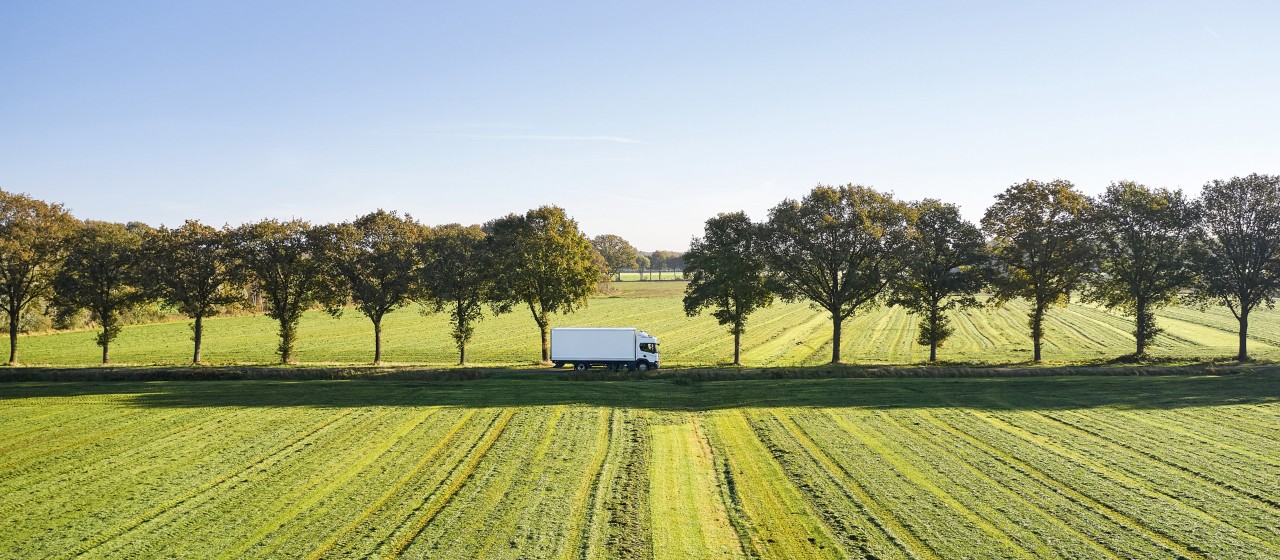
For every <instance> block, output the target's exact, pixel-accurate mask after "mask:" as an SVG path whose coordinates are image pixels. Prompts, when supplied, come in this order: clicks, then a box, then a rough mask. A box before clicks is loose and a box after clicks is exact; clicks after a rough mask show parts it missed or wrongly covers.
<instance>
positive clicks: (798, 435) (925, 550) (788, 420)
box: [752, 409, 939, 559]
mask: <svg viewBox="0 0 1280 560" xmlns="http://www.w3.org/2000/svg"><path fill="white" fill-rule="evenodd" d="M800 414H817V413H816V412H809V411H803V412H802V411H797V410H785V409H784V410H780V409H771V410H770V412H769V413H768V418H767V419H766V417H765V413H764V412H757V413H756V414H754V415H752V416H757V418H755V419H754V420H753V422H752V427H753V429H755V430H757V432H756V433H757V435H758V436H759V437H761V441H762V442H763V443H765V445H766V446H769V447H770V449H772V450H773V453H774V457H775V458H776V459H778V461H779V462H781V463H782V464H783V467H784V470H785V471H786V473H787V475H788V476H789V477H790V478H791V481H792V483H793V484H795V485H796V487H797V488H800V489H801V490H802V491H804V492H805V493H806V494H807V495H808V496H809V499H810V501H812V502H813V504H814V507H815V509H817V510H819V511H820V513H821V515H822V518H823V521H825V522H826V524H827V525H828V526H829V527H831V530H832V531H833V532H834V533H836V535H837V537H843V539H841V541H842V542H843V543H844V545H845V546H846V547H847V550H848V551H849V552H850V554H852V555H854V556H860V557H863V558H920V559H936V558H939V556H938V555H937V554H936V553H935V552H934V551H933V549H932V548H930V547H929V545H928V544H926V543H925V542H924V541H921V540H920V539H919V538H918V537H917V536H916V535H915V534H914V533H912V532H911V530H910V529H908V528H907V527H906V526H904V525H903V524H902V522H901V521H900V520H899V519H898V518H897V517H896V516H895V515H894V514H893V512H892V511H889V510H888V509H887V508H885V507H884V504H881V503H880V502H877V501H876V500H875V499H873V498H872V497H871V495H870V494H868V493H867V491H866V489H865V488H863V487H862V485H861V483H860V482H859V480H858V478H859V476H861V473H860V472H857V470H856V469H852V470H851V468H850V467H851V465H844V464H839V463H836V462H835V461H833V460H832V459H831V457H830V456H829V455H828V454H827V453H826V452H825V451H823V449H822V448H820V447H819V446H818V445H817V444H816V443H814V441H813V439H812V438H811V437H809V435H808V434H806V433H805V431H804V429H803V428H801V427H800V426H799V425H797V424H796V423H795V421H794V419H793V418H794V417H795V416H797V415H800ZM769 420H772V422H769ZM769 424H773V425H772V426H770V425H769ZM766 438H767V439H766Z"/></svg>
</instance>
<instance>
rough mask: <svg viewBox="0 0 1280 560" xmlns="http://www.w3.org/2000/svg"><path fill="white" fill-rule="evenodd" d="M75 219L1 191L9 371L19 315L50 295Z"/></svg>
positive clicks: (1, 283)
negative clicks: (54, 276) (55, 273)
mask: <svg viewBox="0 0 1280 560" xmlns="http://www.w3.org/2000/svg"><path fill="white" fill-rule="evenodd" d="M75 229H76V221H75V218H72V217H71V215H70V214H68V213H67V211H66V209H64V208H63V207H62V205H61V204H48V203H46V202H44V201H41V200H36V199H34V198H31V197H29V196H26V195H23V194H15V193H9V192H5V191H3V190H0V310H3V311H4V314H5V318H6V323H7V324H8V326H9V365H11V366H12V365H17V364H18V333H19V332H20V331H21V326H22V324H23V319H24V317H23V312H24V311H26V310H27V309H28V306H30V305H31V304H32V303H33V302H35V301H37V300H42V301H46V302H47V301H48V300H49V298H50V297H52V295H53V275H54V272H55V271H56V270H57V266H58V263H59V262H60V261H61V260H62V257H63V255H64V254H65V252H66V249H67V245H66V243H65V240H66V238H67V237H68V236H69V235H71V233H72V232H73V231H74V230H75Z"/></svg>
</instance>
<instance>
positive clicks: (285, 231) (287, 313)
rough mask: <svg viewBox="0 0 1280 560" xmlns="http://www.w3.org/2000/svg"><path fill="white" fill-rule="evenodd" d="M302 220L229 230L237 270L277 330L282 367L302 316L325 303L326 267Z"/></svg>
mask: <svg viewBox="0 0 1280 560" xmlns="http://www.w3.org/2000/svg"><path fill="white" fill-rule="evenodd" d="M311 230H312V227H311V225H310V224H308V223H307V222H305V221H302V220H291V221H288V222H281V221H278V220H262V221H260V222H256V223H251V224H245V225H243V226H240V227H238V228H236V229H235V230H234V231H233V232H232V239H233V240H234V242H233V244H234V247H235V254H236V261H237V266H238V270H239V271H240V273H242V274H244V275H245V276H246V277H247V278H249V279H250V280H251V281H252V282H253V284H254V286H255V287H256V289H258V290H259V291H260V292H261V294H262V301H263V307H264V308H265V309H266V313H267V316H268V317H271V318H272V319H275V320H276V321H277V322H278V323H279V326H280V346H279V347H278V348H277V350H276V351H277V352H278V353H279V354H280V363H282V364H287V363H289V360H290V359H292V357H293V343H294V342H295V341H296V340H297V338H298V321H299V320H300V319H301V318H302V313H303V312H304V311H306V310H307V309H310V308H311V307H312V306H314V305H316V304H317V303H320V302H322V300H324V299H326V292H325V290H324V286H322V285H321V282H322V279H323V277H324V272H325V271H324V268H323V266H322V264H321V262H320V259H318V258H316V255H315V251H314V248H313V243H312V241H311V238H310V235H311Z"/></svg>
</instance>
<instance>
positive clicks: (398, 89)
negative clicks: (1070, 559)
mask: <svg viewBox="0 0 1280 560" xmlns="http://www.w3.org/2000/svg"><path fill="white" fill-rule="evenodd" d="M1278 21H1280V2H1273V1H1272V2H1196V3H1187V2H1062V3H1057V4H1051V3H1047V2H1001V3H995V2H992V3H978V2H974V3H957V2H892V3H887V2H885V3H856V2H835V3H751V2H723V3H712V2H673V3H658V2H644V3H641V2H632V3H621V2H600V1H596V2H583V3H572V2H544V3H515V2H501V3H496V2H460V3H456V4H445V3H435V2H404V3H375V2H358V3H357V2H351V3H337V2H296V3H295V2H244V3H237V2H230V1H219V2H163V1H157V2H83V3H81V2H59V1H47V2H45V1H41V2H32V1H25V0H23V1H15V0H0V188H3V189H5V190H10V191H17V192H26V193H29V194H31V195H33V196H36V197H39V198H42V199H46V200H51V201H58V202H63V203H65V204H66V205H67V206H68V207H70V208H71V209H72V210H73V211H74V212H75V213H76V215H78V216H80V217H83V218H94V219H107V220H116V221H127V220H142V221H146V222H149V223H152V224H160V223H164V224H170V225H173V224H178V223H180V222H181V221H182V220H184V219H188V218H196V219H199V220H201V221H204V222H207V223H212V224H215V225H221V224H223V223H230V224H233V225H234V224H238V223H241V222H245V221H251V220H257V219H260V218H264V217H279V218H288V217H301V218H305V219H309V220H312V221H317V222H330V221H343V220H348V219H352V218H354V217H356V216H357V215H359V214H362V213H365V212H368V211H371V210H373V209H376V208H385V209H395V210H399V211H401V212H408V213H410V214H412V215H413V216H415V217H416V218H418V219H420V220H421V221H423V222H425V223H429V224H440V223H448V222H461V223H481V222H484V221H486V220H489V219H491V218H494V217H498V216H501V215H504V214H506V213H509V212H523V211H525V210H527V209H529V208H532V207H535V206H539V205H543V204H557V205H559V206H562V207H564V208H566V209H567V210H568V212H569V213H570V214H571V215H572V216H573V217H575V218H576V219H577V220H578V222H579V224H580V226H581V227H582V229H583V230H584V231H585V232H586V233H588V234H589V235H597V234H601V233H616V234H619V235H622V236H623V237H625V238H627V239H628V240H630V241H631V242H632V243H633V244H635V245H636V246H637V247H639V248H640V249H643V250H654V249H684V248H686V246H687V244H688V242H689V239H690V238H691V237H692V236H695V235H700V233H701V230H702V224H703V222H704V221H705V220H706V219H707V218H708V217H711V216H713V215H715V214H716V213H719V212H729V211H736V210H746V211H747V212H748V213H749V214H750V215H752V216H753V217H755V218H757V219H763V218H765V217H766V214H767V210H768V208H770V207H771V206H773V205H775V204H777V203H778V202H780V201H781V200H783V199H784V198H788V197H792V198H798V197H801V196H803V195H804V193H806V192H807V191H808V190H809V189H810V188H812V187H813V186H814V185H816V184H819V183H823V184H844V183H858V184H863V185H869V186H873V187H876V188H878V189H881V190H885V191H891V192H893V193H894V194H895V195H896V196H897V197H899V198H901V199H904V200H913V199H919V198H924V197H933V198H941V199H943V200H945V201H949V202H954V203H957V204H960V205H961V207H962V208H963V210H964V212H965V214H966V216H968V217H970V218H971V219H974V220H977V219H978V218H979V217H980V216H981V214H982V212H983V210H984V209H985V207H986V206H987V205H988V204H989V203H990V202H991V200H992V197H993V196H994V195H995V194H996V193H998V192H999V191H1001V190H1003V189H1004V188H1005V187H1007V186H1009V185H1010V184H1013V183H1015V182H1019V181H1021V180H1024V179H1027V178H1036V179H1046V180H1047V179H1054V178H1064V179H1068V180H1071V181H1073V182H1075V184H1076V185H1077V186H1078V187H1079V188H1080V189H1081V190H1083V191H1085V192H1086V193H1090V194H1096V193H1098V192H1101V191H1102V189H1103V188H1105V187H1106V185H1107V184H1108V183H1109V182H1111V181H1115V180H1121V179H1132V180H1137V181H1140V182H1143V183H1146V184H1148V185H1151V186H1163V187H1181V188H1183V189H1185V190H1187V191H1188V192H1189V193H1192V194H1195V193H1197V192H1198V191H1199V187H1200V185H1202V184H1204V183H1205V182H1206V181H1208V180H1210V179H1215V178H1228V177H1231V176H1233V175H1243V174H1247V173H1252V172H1259V173H1273V174H1274V173H1280V134H1277V131H1278V126H1277V125H1280V101H1277V100H1280V72H1277V70H1280V34H1278V33H1276V32H1275V28H1274V27H1275V23H1276V22H1278Z"/></svg>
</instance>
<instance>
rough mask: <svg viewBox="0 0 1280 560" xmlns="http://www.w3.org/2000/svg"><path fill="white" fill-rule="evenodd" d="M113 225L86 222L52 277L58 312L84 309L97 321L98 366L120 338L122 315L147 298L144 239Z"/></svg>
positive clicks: (123, 227)
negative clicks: (143, 265)
mask: <svg viewBox="0 0 1280 560" xmlns="http://www.w3.org/2000/svg"><path fill="white" fill-rule="evenodd" d="M130 226H133V227H132V228H130V227H126V226H125V225H123V224H116V223H111V222H97V221H89V222H85V224H84V226H83V227H81V228H79V229H78V230H77V231H76V232H75V233H73V234H72V235H71V237H70V238H68V240H67V242H68V246H69V249H68V250H67V253H66V257H65V259H64V261H63V264H62V267H61V269H59V270H58V273H57V274H56V275H55V276H54V280H53V290H54V303H55V305H56V306H57V308H58V312H59V314H62V315H67V314H71V313H75V312H77V311H80V310H81V309H85V310H88V311H89V312H90V313H91V314H92V316H93V317H94V318H95V319H96V320H97V321H98V325H99V328H101V329H102V332H100V333H98V338H97V342H98V346H101V347H102V363H104V364H106V363H110V346H111V341H112V340H115V338H116V336H117V335H119V334H120V321H119V319H120V314H121V313H122V312H125V311H128V310H130V309H132V308H134V307H137V306H138V305H140V304H141V303H143V302H144V301H146V300H147V299H148V297H147V294H146V292H145V291H144V290H143V271H142V262H143V255H142V235H140V234H139V233H138V231H137V230H138V229H143V231H144V234H145V233H146V228H139V227H137V226H136V225H134V224H130Z"/></svg>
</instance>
